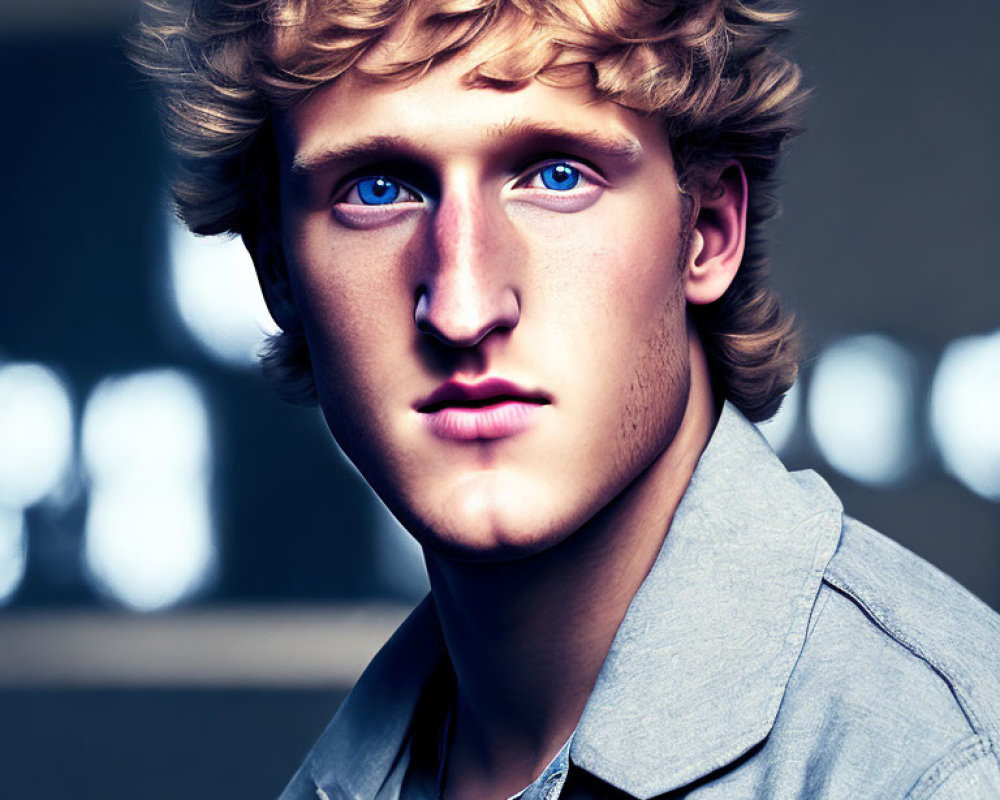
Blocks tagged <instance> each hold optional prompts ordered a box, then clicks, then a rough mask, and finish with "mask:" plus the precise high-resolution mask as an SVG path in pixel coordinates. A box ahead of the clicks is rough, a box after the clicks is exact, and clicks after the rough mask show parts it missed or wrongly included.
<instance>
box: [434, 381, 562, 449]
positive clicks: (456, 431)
mask: <svg viewBox="0 0 1000 800" xmlns="http://www.w3.org/2000/svg"><path fill="white" fill-rule="evenodd" d="M551 403H552V399H551V397H549V396H548V395H547V394H545V393H543V392H538V391H531V390H526V389H522V388H521V387H519V386H517V385H516V384H513V383H511V382H510V381H506V380H503V379H500V378H490V379H487V380H485V381H480V382H478V383H463V382H461V381H448V382H447V383H444V384H442V385H441V386H439V387H438V388H437V389H435V390H434V392H432V393H431V394H430V395H429V396H428V397H427V398H425V399H424V400H422V401H420V402H419V403H417V404H416V406H415V408H416V410H417V411H418V412H419V413H420V414H421V415H423V417H424V420H425V421H426V424H427V426H428V427H429V429H430V431H431V433H433V434H434V435H435V436H437V437H439V438H441V439H450V440H458V441H469V440H476V439H502V438H506V437H509V436H515V435H516V434H518V433H521V432H523V431H525V430H527V429H528V428H529V427H530V426H531V424H532V423H533V421H534V418H535V416H536V414H537V413H538V411H540V410H541V409H542V408H543V407H544V406H547V405H550V404H551Z"/></svg>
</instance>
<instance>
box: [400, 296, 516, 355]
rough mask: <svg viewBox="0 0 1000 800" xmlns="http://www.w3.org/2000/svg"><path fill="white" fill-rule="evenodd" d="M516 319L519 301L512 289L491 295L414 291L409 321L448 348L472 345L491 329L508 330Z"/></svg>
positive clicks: (483, 337) (485, 335)
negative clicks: (411, 320)
mask: <svg viewBox="0 0 1000 800" xmlns="http://www.w3.org/2000/svg"><path fill="white" fill-rule="evenodd" d="M519 319H520V303H519V302H518V298H517V295H516V294H515V293H514V291H513V290H512V289H504V290H500V291H499V292H497V293H496V294H495V295H493V296H486V295H482V296H477V297H472V296H462V295H460V294H455V295H450V296H449V295H447V294H446V296H444V297H441V296H437V297H435V296H434V295H433V294H432V292H431V291H430V290H428V289H427V288H422V289H421V290H418V292H417V295H416V301H415V305H414V310H413V321H414V324H415V325H416V326H417V330H419V331H420V332H421V333H424V334H427V335H429V336H432V337H434V338H435V339H438V340H439V341H440V342H442V343H443V344H445V345H447V346H449V347H475V346H476V345H478V344H479V343H480V342H482V340H483V339H485V338H486V337H487V336H489V335H490V333H492V332H493V331H495V330H512V329H513V328H514V327H516V326H517V323H518V321H519Z"/></svg>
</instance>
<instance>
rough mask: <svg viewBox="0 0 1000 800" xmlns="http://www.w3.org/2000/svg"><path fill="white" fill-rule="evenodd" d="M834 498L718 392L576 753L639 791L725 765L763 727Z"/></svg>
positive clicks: (805, 610)
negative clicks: (704, 440) (707, 432)
mask: <svg viewBox="0 0 1000 800" xmlns="http://www.w3.org/2000/svg"><path fill="white" fill-rule="evenodd" d="M841 514H842V507H841V504H840V501H839V500H838V499H837V497H836V495H834V494H833V492H832V491H831V490H830V489H829V487H827V486H826V484H825V483H824V482H823V481H822V480H821V479H820V478H818V476H816V475H815V474H814V473H811V472H806V473H797V474H790V473H788V472H787V471H786V470H785V468H784V466H783V465H782V464H781V462H780V461H779V460H778V459H777V457H776V456H775V455H774V454H773V453H772V452H771V449H770V447H769V446H768V445H767V443H766V441H765V440H764V438H763V437H762V436H761V435H760V433H759V432H758V431H757V430H756V428H755V427H754V426H753V425H752V424H751V423H749V422H748V421H747V420H746V419H745V418H744V417H743V416H742V414H740V412H739V411H738V410H736V408H735V407H733V406H731V405H729V404H726V406H725V407H724V409H723V411H722V415H721V417H720V419H719V422H718V424H717V425H716V429H715V432H714V434H713V435H712V438H711V440H710V442H709V445H708V447H707V448H706V449H705V452H704V453H703V454H702V457H701V459H700V460H699V462H698V467H697V469H696V470H695V473H694V476H693V477H692V480H691V484H690V486H689V487H688V489H687V491H686V492H685V494H684V497H683V499H682V501H681V503H680V505H679V506H678V508H677V511H676V512H675V514H674V518H673V521H672V523H671V525H670V530H669V533H668V535H667V537H666V539H665V540H664V544H663V548H662V549H661V551H660V554H659V556H658V558H657V560H656V562H655V563H654V565H653V567H652V569H651V570H650V573H649V575H648V576H647V577H646V580H645V581H644V582H643V584H642V586H641V587H640V589H639V591H638V592H637V593H636V596H635V598H633V601H632V603H631V605H630V606H629V609H628V612H627V613H626V615H625V619H624V620H623V621H622V624H621V626H620V627H619V629H618V633H617V634H616V636H615V639H614V642H613V644H612V646H611V650H610V651H609V653H608V657H607V659H606V660H605V662H604V666H603V667H602V669H601V673H600V675H599V676H598V679H597V684H596V686H595V688H594V691H593V693H592V694H591V697H590V700H589V702H588V704H587V707H586V709H585V710H584V713H583V717H582V718H581V720H580V725H579V727H578V729H577V732H576V736H575V737H574V742H573V749H572V751H571V753H570V756H571V759H572V761H573V762H574V763H575V764H577V765H578V766H580V767H583V768H584V769H586V770H587V771H588V772H591V773H592V774H594V775H596V776H597V777H599V778H601V779H602V780H604V781H606V782H608V783H610V784H612V785H614V786H616V787H617V788H619V789H621V790H623V791H626V792H628V793H629V794H631V795H634V796H636V797H639V798H648V797H653V796H655V795H659V794H663V793H665V792H668V791H671V790H673V789H676V788H678V787H680V786H683V785H685V784H687V783H690V782H691V781H693V780H695V779H697V778H699V777H701V776H703V775H706V774H709V773H710V772H712V771H714V770H716V769H718V768H719V767H722V766H724V765H726V764H728V763H730V762H731V761H733V760H734V759H736V758H738V757H739V756H741V755H742V754H744V753H746V752H747V751H748V750H749V749H751V748H752V747H753V746H754V745H755V744H757V743H758V742H760V741H761V740H762V739H763V738H764V737H765V736H766V735H767V733H768V732H769V731H770V729H771V726H772V725H773V724H774V720H775V717H776V716H777V713H778V706H779V704H780V702H781V698H782V696H783V694H784V691H785V686H786V684H787V682H788V679H789V677H790V675H791V672H792V669H793V667H794V665H795V662H796V660H797V659H798V656H799V653H800V652H801V650H802V646H803V644H804V642H805V637H806V629H807V626H808V622H809V616H810V613H811V610H812V607H813V604H814V602H815V599H816V595H817V594H818V592H819V588H820V582H821V580H822V576H823V573H824V571H825V569H826V565H827V562H828V561H829V560H830V558H831V556H832V555H833V552H834V550H835V549H836V546H837V543H838V541H839V538H840V529H841Z"/></svg>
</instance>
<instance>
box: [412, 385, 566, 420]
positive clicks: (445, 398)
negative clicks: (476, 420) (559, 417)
mask: <svg viewBox="0 0 1000 800" xmlns="http://www.w3.org/2000/svg"><path fill="white" fill-rule="evenodd" d="M503 400H519V401H521V402H522V403H541V404H546V403H551V402H552V398H550V397H549V396H548V395H547V394H545V393H544V392H540V391H532V390H529V389H523V388H522V387H520V386H518V385H517V384H516V383H511V382H510V381H508V380H504V379H503V378H487V379H486V380H483V381H478V382H476V383H463V382H462V381H456V380H450V381H446V382H445V383H442V384H441V385H440V386H438V388H437V389H435V390H434V391H433V392H431V393H430V394H429V395H428V396H427V397H425V398H424V399H423V400H420V401H419V402H418V403H417V404H416V409H417V411H420V412H422V413H425V414H429V413H432V412H434V411H440V410H441V409H442V408H447V407H449V406H465V407H467V408H476V407H478V406H482V405H488V404H489V403H498V402H501V401H503Z"/></svg>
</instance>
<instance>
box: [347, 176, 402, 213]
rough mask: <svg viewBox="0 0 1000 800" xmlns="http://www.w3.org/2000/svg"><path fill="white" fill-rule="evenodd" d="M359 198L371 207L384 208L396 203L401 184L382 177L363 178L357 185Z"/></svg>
mask: <svg viewBox="0 0 1000 800" xmlns="http://www.w3.org/2000/svg"><path fill="white" fill-rule="evenodd" d="M357 190H358V197H359V198H360V199H361V202H362V203H364V204H365V205H369V206H384V205H388V204H389V203H394V202H395V201H396V199H397V198H398V197H399V184H398V183H396V181H394V180H392V179H390V178H386V177H384V176H382V175H379V176H376V177H374V178H362V179H361V180H360V181H358V183H357Z"/></svg>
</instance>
